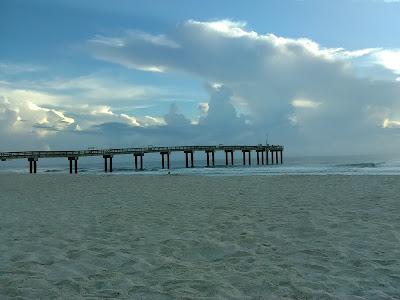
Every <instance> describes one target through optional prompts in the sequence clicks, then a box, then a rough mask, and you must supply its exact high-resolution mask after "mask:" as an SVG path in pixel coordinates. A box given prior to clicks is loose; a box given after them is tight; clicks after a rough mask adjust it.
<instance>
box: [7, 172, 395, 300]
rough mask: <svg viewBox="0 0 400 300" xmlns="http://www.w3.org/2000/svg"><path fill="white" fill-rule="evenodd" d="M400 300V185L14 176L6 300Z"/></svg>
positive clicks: (372, 179)
mask: <svg viewBox="0 0 400 300" xmlns="http://www.w3.org/2000/svg"><path fill="white" fill-rule="evenodd" d="M48 298H51V299H54V298H63V299H80V298H85V299H97V298H117V299H118V298H120V299H177V298H178V299H182V298H184V299H192V298H193V299H208V298H209V299H398V298H400V176H330V175H328V176H247V177H237V176H235V177H207V176H169V175H165V176H125V175H121V176H115V175H112V176H110V175H69V174H68V175H63V174H56V175H51V174H36V175H29V174H2V175H0V299H48Z"/></svg>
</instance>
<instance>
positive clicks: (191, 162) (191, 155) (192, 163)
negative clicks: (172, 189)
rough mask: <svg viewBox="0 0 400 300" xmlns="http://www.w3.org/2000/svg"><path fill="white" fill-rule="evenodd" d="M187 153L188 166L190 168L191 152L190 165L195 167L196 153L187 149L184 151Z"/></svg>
mask: <svg viewBox="0 0 400 300" xmlns="http://www.w3.org/2000/svg"><path fill="white" fill-rule="evenodd" d="M183 152H184V153H185V156H186V168H189V154H190V167H191V168H193V167H194V162H193V160H194V155H193V152H194V151H192V150H185V151H183Z"/></svg>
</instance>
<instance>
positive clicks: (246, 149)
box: [0, 144, 283, 174]
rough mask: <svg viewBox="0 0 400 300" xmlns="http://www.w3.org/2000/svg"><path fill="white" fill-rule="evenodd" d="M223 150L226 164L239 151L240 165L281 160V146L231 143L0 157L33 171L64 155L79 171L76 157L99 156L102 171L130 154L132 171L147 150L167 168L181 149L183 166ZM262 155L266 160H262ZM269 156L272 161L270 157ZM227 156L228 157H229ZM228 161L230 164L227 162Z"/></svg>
mask: <svg viewBox="0 0 400 300" xmlns="http://www.w3.org/2000/svg"><path fill="white" fill-rule="evenodd" d="M217 151H221V152H225V166H229V165H233V164H234V160H233V157H234V152H235V151H239V152H242V157H243V165H246V156H247V165H251V154H252V152H255V153H256V155H257V165H260V164H261V165H264V164H265V165H269V164H271V165H273V164H274V161H275V164H279V163H280V164H282V163H283V146H279V145H261V144H259V145H255V146H249V145H234V146H225V145H218V146H173V147H155V146H148V147H142V148H120V149H98V150H95V149H87V150H77V151H23V152H0V160H1V161H6V160H12V159H27V160H28V162H29V172H30V173H33V174H34V173H36V172H37V168H38V161H39V159H43V158H55V157H58V158H60V157H64V158H66V159H67V160H68V162H69V172H70V173H71V174H72V173H78V160H79V158H80V157H86V156H100V157H103V159H104V172H112V171H113V157H114V156H116V155H123V154H131V155H133V157H134V162H135V164H134V166H135V170H143V160H144V155H145V154H146V153H160V155H161V168H163V169H165V168H167V169H169V168H170V154H171V153H172V152H181V153H183V154H185V162H186V168H193V167H194V153H195V152H204V153H205V154H206V155H207V167H211V166H212V167H213V166H215V152H217ZM264 156H265V159H264ZM269 157H271V160H270V159H269ZM229 158H230V159H229ZM229 162H230V164H229Z"/></svg>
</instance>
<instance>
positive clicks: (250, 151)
mask: <svg viewBox="0 0 400 300" xmlns="http://www.w3.org/2000/svg"><path fill="white" fill-rule="evenodd" d="M249 166H251V151H249Z"/></svg>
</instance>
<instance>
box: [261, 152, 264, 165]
mask: <svg viewBox="0 0 400 300" xmlns="http://www.w3.org/2000/svg"><path fill="white" fill-rule="evenodd" d="M261 164H262V165H264V150H263V151H261Z"/></svg>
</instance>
